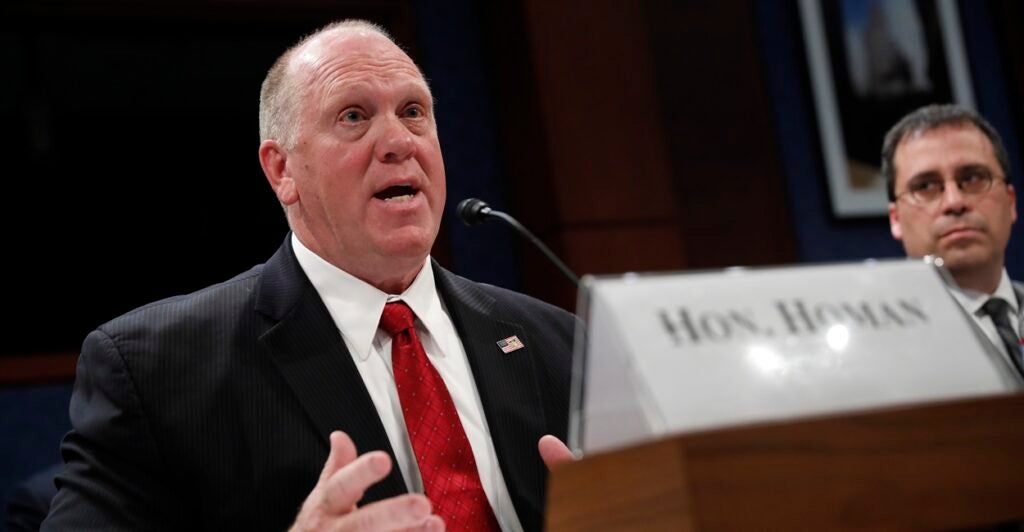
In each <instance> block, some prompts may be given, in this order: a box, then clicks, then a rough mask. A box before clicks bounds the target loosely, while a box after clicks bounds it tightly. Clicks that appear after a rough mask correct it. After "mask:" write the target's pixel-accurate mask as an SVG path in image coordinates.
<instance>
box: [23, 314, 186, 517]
mask: <svg viewBox="0 0 1024 532" xmlns="http://www.w3.org/2000/svg"><path fill="white" fill-rule="evenodd" d="M129 369H130V367H129V365H128V364H127V363H126V359H125V357H124V356H123V353H122V352H121V351H120V350H119V349H118V346H117V345H116V343H115V342H114V340H112V339H111V337H110V336H108V335H107V334H105V333H104V332H102V331H94V332H93V333H91V334H90V335H89V336H88V337H87V338H86V339H85V343H84V345H83V346H82V353H81V356H80V357H79V360H78V368H77V375H76V378H75V387H74V392H73V393H72V396H71V407H70V417H71V425H72V430H71V432H69V433H68V435H67V436H65V438H64V441H63V443H62V444H61V454H62V456H63V458H64V462H65V468H64V471H63V472H62V473H61V474H60V475H58V476H57V487H58V488H59V491H58V492H57V496H56V497H55V498H54V500H53V504H52V505H51V507H50V513H49V515H48V516H47V519H46V521H45V522H44V523H43V527H42V529H43V530H162V529H166V530H173V529H185V528H188V527H187V526H186V525H184V524H182V522H181V521H182V520H186V519H187V515H188V514H187V512H186V511H185V505H184V504H183V501H181V500H179V497H180V495H179V494H176V493H174V490H173V489H172V488H171V487H170V486H172V485H173V482H172V480H171V474H172V473H171V472H170V471H168V469H169V468H167V467H166V466H165V464H164V462H163V460H162V458H161V456H160V452H159V449H158V444H157V442H156V440H155V438H154V435H153V432H152V430H151V427H150V422H149V420H147V418H146V413H145V412H144V410H143V407H142V404H143V403H142V400H141V399H140V397H139V392H138V390H137V389H136V386H135V384H134V381H133V379H132V375H131V372H130V371H129Z"/></svg>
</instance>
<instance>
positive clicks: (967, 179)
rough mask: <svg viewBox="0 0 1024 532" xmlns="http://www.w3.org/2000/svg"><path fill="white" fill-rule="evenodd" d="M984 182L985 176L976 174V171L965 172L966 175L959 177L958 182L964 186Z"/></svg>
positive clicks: (979, 173)
mask: <svg viewBox="0 0 1024 532" xmlns="http://www.w3.org/2000/svg"><path fill="white" fill-rule="evenodd" d="M984 180H985V174H983V173H981V172H978V171H973V172H967V173H966V174H964V175H963V176H961V177H960V182H961V183H963V184H965V185H969V184H972V183H978V182H979V181H984Z"/></svg>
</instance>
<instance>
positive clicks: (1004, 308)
mask: <svg viewBox="0 0 1024 532" xmlns="http://www.w3.org/2000/svg"><path fill="white" fill-rule="evenodd" d="M981 310H983V311H984V312H985V314H988V315H989V316H991V317H992V321H996V322H998V321H1003V320H1007V321H1008V318H1007V317H1006V315H1007V314H1008V313H1009V312H1010V304H1009V303H1007V302H1006V300H1005V299H1002V298H999V297H993V298H989V300H988V301H986V302H985V304H984V305H982V307H981Z"/></svg>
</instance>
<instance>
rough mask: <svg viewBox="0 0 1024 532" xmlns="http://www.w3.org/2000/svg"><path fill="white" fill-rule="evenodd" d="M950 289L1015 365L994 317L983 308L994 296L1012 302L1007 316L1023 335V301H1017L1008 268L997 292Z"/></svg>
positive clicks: (1014, 328)
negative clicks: (993, 321) (997, 329)
mask: <svg viewBox="0 0 1024 532" xmlns="http://www.w3.org/2000/svg"><path fill="white" fill-rule="evenodd" d="M950 291H951V292H952V293H953V297H954V298H955V299H956V300H957V302H958V303H960V306H961V307H963V309H964V311H966V312H967V314H969V315H970V316H971V317H972V318H974V323H976V324H978V327H980V328H981V330H982V332H984V333H985V336H987V337H988V339H989V340H991V341H992V343H993V344H994V345H995V346H996V348H997V349H998V350H999V352H1000V353H1002V354H1003V357H1004V358H1005V359H1006V363H1007V364H1010V367H1011V368H1012V367H1015V366H1014V365H1013V362H1012V361H1011V360H1010V355H1009V353H1007V352H1006V346H1005V345H1004V344H1003V340H1002V339H1001V338H1000V337H999V333H998V332H997V331H996V326H995V324H994V323H992V318H991V317H990V316H989V315H988V314H986V313H985V311H983V310H982V309H981V307H983V306H984V305H985V303H986V302H987V301H988V300H989V299H990V298H992V297H998V298H1001V299H1004V300H1006V302H1007V303H1009V304H1010V308H1009V311H1008V312H1009V315H1008V316H1007V318H1009V320H1010V326H1011V327H1013V332H1014V334H1016V335H1017V338H1020V337H1021V334H1020V333H1021V319H1022V318H1021V316H1022V314H1021V302H1020V301H1017V294H1016V293H1015V292H1014V291H1013V283H1011V282H1010V276H1009V275H1008V274H1007V273H1006V269H1005V268H1004V269H1003V277H1002V278H1001V279H1000V280H999V287H998V288H996V291H995V293H993V294H991V295H989V294H986V293H984V292H978V291H976V290H968V289H963V288H959V287H957V286H952V287H950Z"/></svg>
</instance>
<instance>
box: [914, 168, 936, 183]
mask: <svg viewBox="0 0 1024 532" xmlns="http://www.w3.org/2000/svg"><path fill="white" fill-rule="evenodd" d="M939 177H941V176H940V175H939V171H938V170H925V171H923V172H918V173H916V174H914V175H912V176H910V178H909V179H907V182H908V183H909V182H911V181H921V180H922V179H935V178H939Z"/></svg>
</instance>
